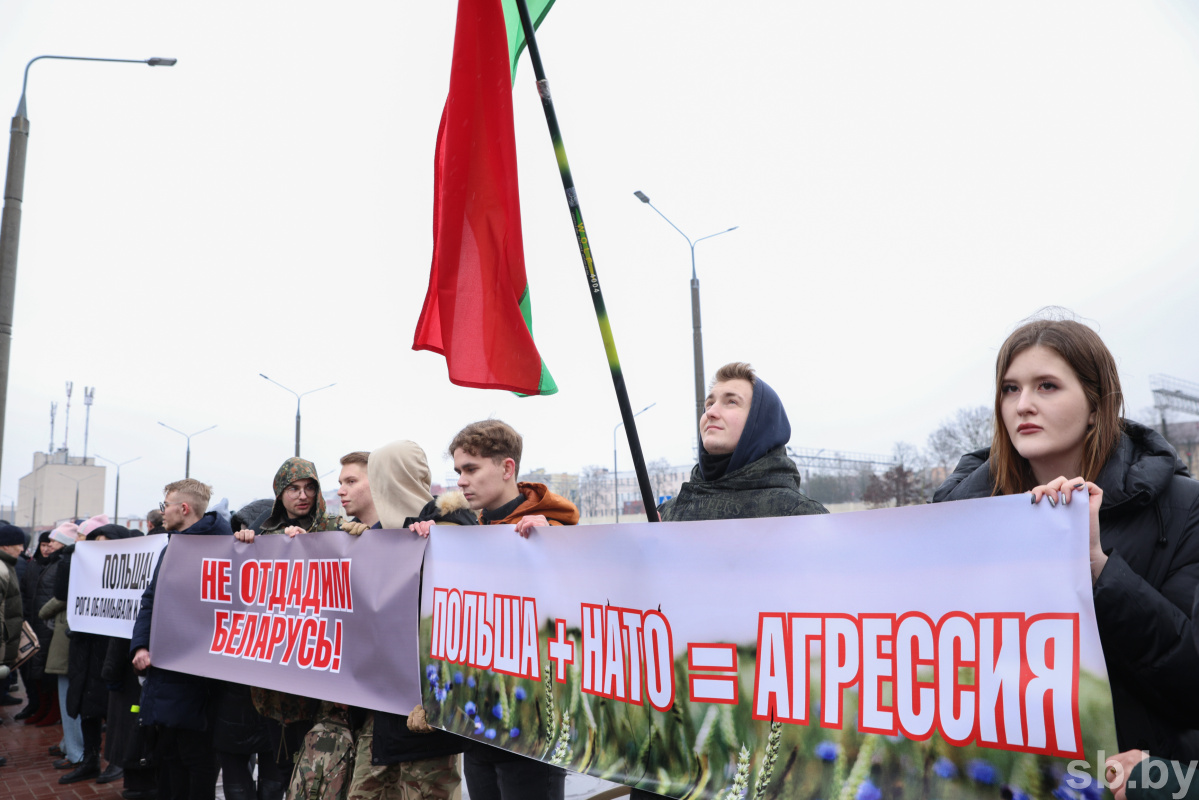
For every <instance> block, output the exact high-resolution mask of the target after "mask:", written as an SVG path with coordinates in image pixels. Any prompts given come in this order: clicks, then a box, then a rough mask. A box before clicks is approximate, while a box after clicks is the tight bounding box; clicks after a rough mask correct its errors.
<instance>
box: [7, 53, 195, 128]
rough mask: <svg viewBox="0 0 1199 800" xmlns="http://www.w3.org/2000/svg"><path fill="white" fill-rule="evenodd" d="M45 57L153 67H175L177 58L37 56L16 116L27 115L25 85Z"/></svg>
mask: <svg viewBox="0 0 1199 800" xmlns="http://www.w3.org/2000/svg"><path fill="white" fill-rule="evenodd" d="M43 58H55V59H60V60H62V61H108V62H112V63H116V64H149V65H150V66H152V67H173V66H175V61H176V59H174V58H93V57H91V56H35V57H34V58H31V59H29V63H28V64H26V65H25V77H24V78H23V79H22V80H21V99H20V101H19V102H18V103H17V113H16V116H18V117H23V116H25V86H26V85H27V84H28V83H29V68H30V67H32V66H33V62H34V61H41V60H42V59H43Z"/></svg>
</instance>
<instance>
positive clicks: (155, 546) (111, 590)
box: [67, 534, 167, 639]
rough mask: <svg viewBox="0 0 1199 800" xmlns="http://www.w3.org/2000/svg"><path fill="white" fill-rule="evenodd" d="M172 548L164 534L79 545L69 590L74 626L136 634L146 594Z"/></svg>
mask: <svg viewBox="0 0 1199 800" xmlns="http://www.w3.org/2000/svg"><path fill="white" fill-rule="evenodd" d="M166 546H167V537H166V536H165V535H161V534H156V535H154V536H135V537H132V538H130V539H117V540H113V541H109V542H80V543H79V544H77V545H75V555H74V556H72V557H71V585H70V588H69V589H68V592H67V622H68V623H69V624H70V626H71V630H73V631H80V632H82V633H98V634H101V635H103V636H119V637H121V638H122V639H130V638H132V637H133V623H134V622H135V621H136V620H137V612H138V609H139V608H141V604H142V592H143V591H145V589H146V587H147V586H149V585H150V579H151V578H153V577H154V567H155V566H157V565H158V557H159V555H160V554H161V553H162V550H163V548H165V547H166Z"/></svg>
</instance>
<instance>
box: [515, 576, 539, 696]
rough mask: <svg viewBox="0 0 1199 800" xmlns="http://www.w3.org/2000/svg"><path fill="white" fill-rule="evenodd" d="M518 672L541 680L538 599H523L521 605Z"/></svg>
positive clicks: (522, 675) (532, 678) (524, 676)
mask: <svg viewBox="0 0 1199 800" xmlns="http://www.w3.org/2000/svg"><path fill="white" fill-rule="evenodd" d="M517 674H518V675H520V676H521V677H523V678H529V679H531V680H535V681H536V680H541V648H540V647H538V645H537V601H536V600H534V599H533V598H531V597H525V598H522V599H521V606H520V664H519V665H518V668H517Z"/></svg>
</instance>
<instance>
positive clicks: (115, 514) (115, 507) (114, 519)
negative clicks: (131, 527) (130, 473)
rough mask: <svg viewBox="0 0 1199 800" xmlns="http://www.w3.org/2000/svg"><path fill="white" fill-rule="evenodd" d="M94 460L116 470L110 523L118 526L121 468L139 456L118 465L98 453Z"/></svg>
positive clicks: (119, 521)
mask: <svg viewBox="0 0 1199 800" xmlns="http://www.w3.org/2000/svg"><path fill="white" fill-rule="evenodd" d="M96 458H98V459H100V460H101V461H107V462H108V463H109V464H112V465H113V466H114V467H116V468H117V492H116V497H114V498H113V501H112V522H113V524H114V525H120V524H121V467H123V466H125V465H126V464H132V463H133V462H134V461H138V460H140V459H141V456H138V457H137V458H131V459H129V460H128V461H122V462H121V463H120V464H118V463H117V462H115V461H113V460H112V459H110V458H105V457H104V456H102V455H100V454H99V453H96ZM189 477H190V476H189Z"/></svg>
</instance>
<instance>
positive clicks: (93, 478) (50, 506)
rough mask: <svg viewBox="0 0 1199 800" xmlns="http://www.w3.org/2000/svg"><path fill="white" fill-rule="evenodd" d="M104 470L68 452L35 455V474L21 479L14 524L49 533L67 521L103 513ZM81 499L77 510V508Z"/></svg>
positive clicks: (92, 462) (90, 460)
mask: <svg viewBox="0 0 1199 800" xmlns="http://www.w3.org/2000/svg"><path fill="white" fill-rule="evenodd" d="M104 486H105V468H104V467H101V466H97V465H96V461H95V459H93V458H81V457H80V456H72V455H69V454H68V453H67V451H66V450H58V451H57V452H55V453H34V454H33V471H32V472H30V473H29V474H28V475H25V476H24V477H22V478H21V481H20V488H19V490H18V491H17V514H16V517H17V518H16V519H14V520H13V524H14V525H18V526H20V527H22V528H34V529H37V530H46V529H48V528H51V527H53V526H54V525H55V524H56V523H58V522H61V521H63V520H67V519H75V518H82V519H87V518H88V517H94V516H95V515H97V514H103V513H104ZM76 498H78V509H76Z"/></svg>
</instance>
